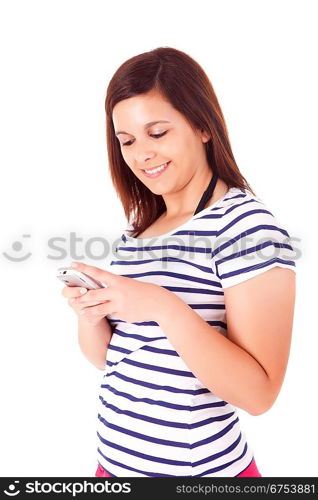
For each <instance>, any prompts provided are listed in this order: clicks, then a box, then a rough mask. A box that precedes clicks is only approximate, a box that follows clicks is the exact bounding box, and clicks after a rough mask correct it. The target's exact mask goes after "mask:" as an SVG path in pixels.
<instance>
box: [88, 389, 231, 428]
mask: <svg viewBox="0 0 318 500" xmlns="http://www.w3.org/2000/svg"><path fill="white" fill-rule="evenodd" d="M99 399H100V401H101V403H102V405H103V406H105V407H106V408H109V409H110V410H112V411H114V412H116V413H117V414H122V415H128V416H129V417H131V418H135V419H137V420H143V421H145V422H150V423H152V424H156V425H162V426H163V427H173V428H176V429H189V430H191V429H197V428H198V427H204V426H205V425H209V424H212V423H215V422H222V421H223V420H228V419H229V418H230V417H232V416H233V415H234V414H235V413H234V412H230V413H226V414H225V415H219V416H218V417H210V418H206V419H204V420H200V421H199V422H194V423H192V424H189V423H184V422H173V421H170V420H162V419H160V418H154V417H149V416H148V415H143V414H141V413H136V412H133V411H129V410H122V409H120V408H118V407H117V406H115V405H112V404H110V403H107V401H105V400H104V398H103V397H102V396H99ZM98 417H100V415H99V414H98Z"/></svg>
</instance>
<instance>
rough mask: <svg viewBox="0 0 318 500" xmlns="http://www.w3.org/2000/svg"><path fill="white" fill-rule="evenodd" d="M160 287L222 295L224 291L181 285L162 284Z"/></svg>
mask: <svg viewBox="0 0 318 500" xmlns="http://www.w3.org/2000/svg"><path fill="white" fill-rule="evenodd" d="M162 288H166V290H170V292H181V293H191V294H192V293H201V294H208V295H224V292H223V291H222V290H210V289H209V288H187V287H182V286H162Z"/></svg>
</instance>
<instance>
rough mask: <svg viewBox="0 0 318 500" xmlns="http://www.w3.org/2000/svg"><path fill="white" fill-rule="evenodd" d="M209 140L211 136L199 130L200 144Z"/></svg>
mask: <svg viewBox="0 0 318 500" xmlns="http://www.w3.org/2000/svg"><path fill="white" fill-rule="evenodd" d="M210 139H211V136H210V135H209V134H207V133H206V132H205V131H204V130H201V140H202V142H208V141H209V140H210Z"/></svg>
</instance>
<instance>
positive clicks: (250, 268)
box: [220, 258, 295, 280]
mask: <svg viewBox="0 0 318 500" xmlns="http://www.w3.org/2000/svg"><path fill="white" fill-rule="evenodd" d="M275 263H281V264H288V265H290V266H295V263H294V262H293V261H291V260H283V259H277V258H275V259H271V260H269V261H267V262H262V263H260V264H254V265H253V266H248V267H243V268H241V269H237V270H236V271H232V272H230V273H224V274H221V275H220V279H221V280H222V279H225V278H230V277H232V276H237V275H238V274H244V273H248V272H249V271H255V270H256V269H263V268H265V267H269V266H270V265H272V264H275Z"/></svg>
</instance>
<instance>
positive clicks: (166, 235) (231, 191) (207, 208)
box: [124, 187, 242, 241]
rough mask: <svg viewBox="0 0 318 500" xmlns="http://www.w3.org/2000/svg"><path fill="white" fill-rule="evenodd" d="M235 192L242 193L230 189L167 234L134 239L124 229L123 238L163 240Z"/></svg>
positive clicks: (236, 189)
mask: <svg viewBox="0 0 318 500" xmlns="http://www.w3.org/2000/svg"><path fill="white" fill-rule="evenodd" d="M237 191H242V190H241V188H237V187H231V188H230V189H229V190H228V191H227V192H226V193H225V194H224V195H223V196H221V198H219V199H218V200H216V201H215V202H214V203H212V205H209V206H208V207H206V208H203V210H200V212H198V213H196V214H195V215H192V216H191V217H190V219H188V220H187V221H186V222H184V223H183V224H181V225H180V226H178V227H176V228H174V229H172V230H171V231H169V232H168V233H164V234H159V235H157V236H150V237H149V236H148V237H147V238H138V237H137V238H136V237H133V236H129V235H128V232H130V230H128V229H126V230H125V231H124V235H125V238H126V239H127V240H130V241H150V240H152V239H154V238H157V239H158V238H165V237H168V236H172V235H173V234H175V233H176V232H177V231H180V229H182V228H183V227H184V226H186V225H188V224H189V222H191V221H192V220H193V219H194V218H199V217H200V216H201V214H203V213H204V212H208V211H210V210H211V209H213V208H214V207H215V206H216V205H218V204H219V203H221V202H222V201H223V200H224V199H225V198H226V197H227V196H228V195H229V194H232V193H234V192H237Z"/></svg>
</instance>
